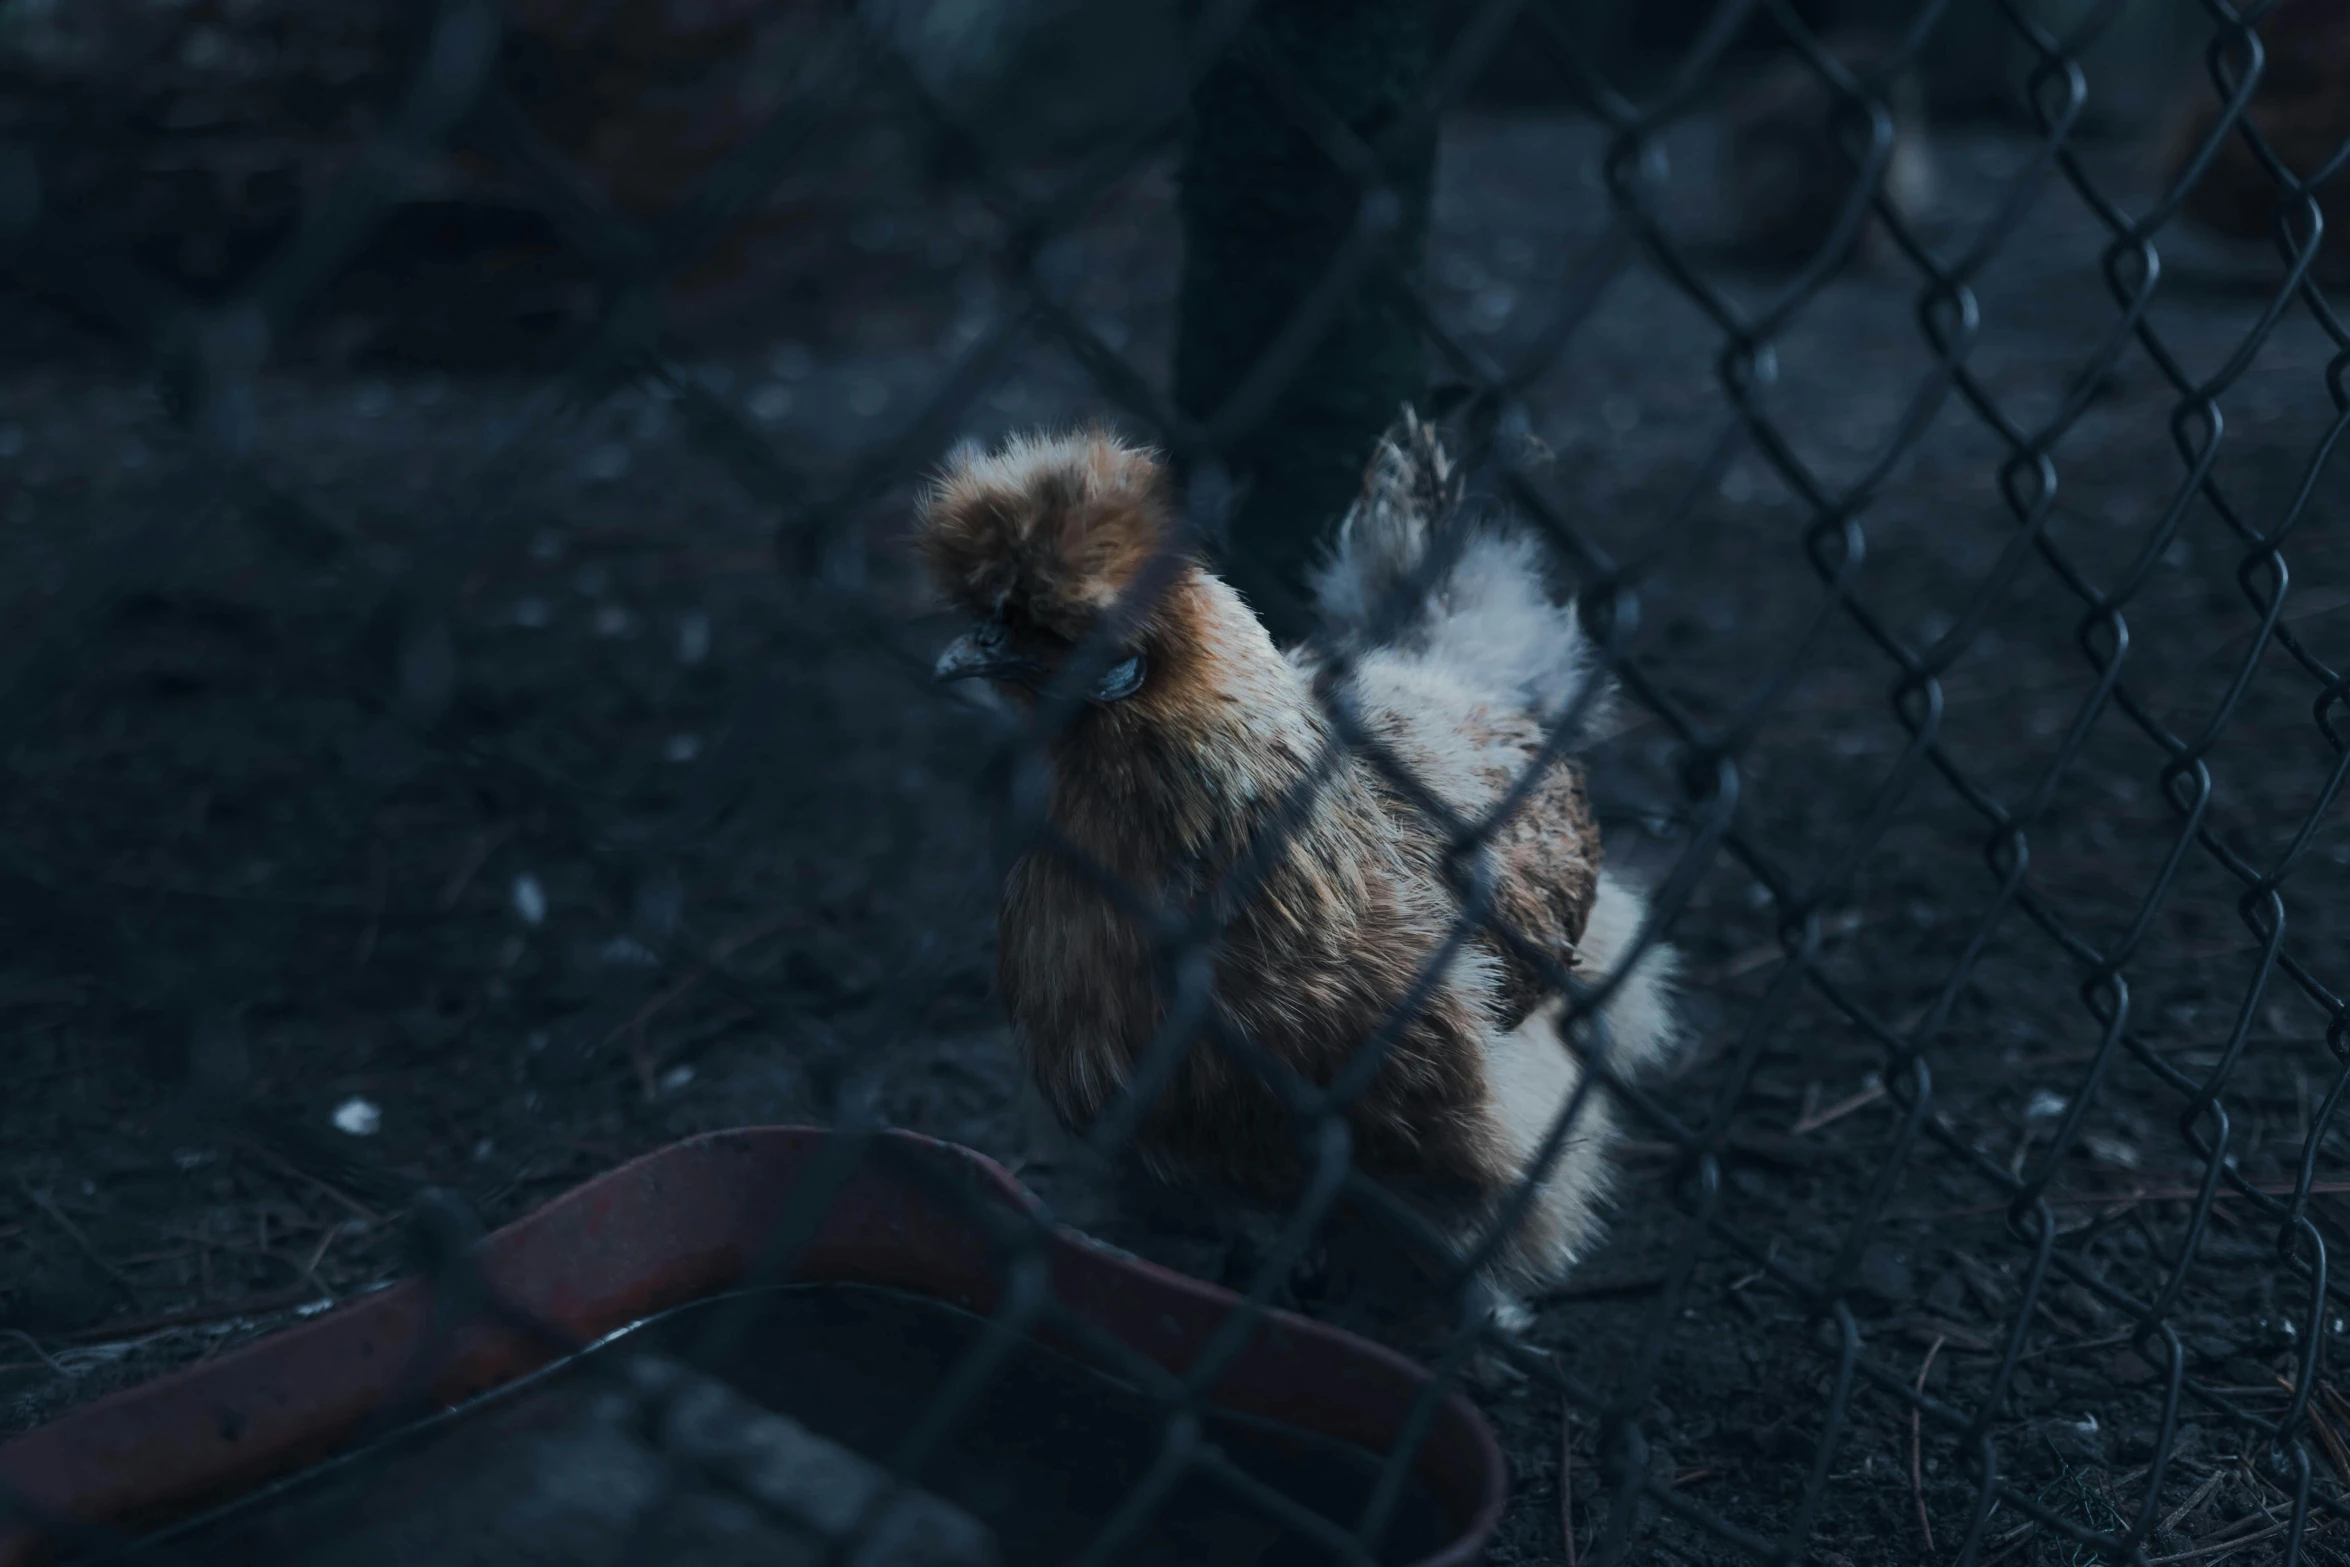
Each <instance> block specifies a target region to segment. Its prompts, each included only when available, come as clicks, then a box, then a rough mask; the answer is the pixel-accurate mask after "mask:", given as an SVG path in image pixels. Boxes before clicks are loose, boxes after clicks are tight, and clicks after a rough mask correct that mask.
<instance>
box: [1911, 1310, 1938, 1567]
mask: <svg viewBox="0 0 2350 1567" xmlns="http://www.w3.org/2000/svg"><path fill="white" fill-rule="evenodd" d="M1942 1342H1943V1341H1942V1339H1941V1338H1940V1337H1939V1336H1937V1337H1936V1338H1935V1340H1934V1342H1933V1343H1932V1344H1931V1345H1929V1346H1927V1349H1926V1358H1925V1359H1924V1360H1923V1361H1922V1362H1920V1363H1919V1365H1918V1382H1917V1395H1918V1397H1920V1398H1924V1397H1925V1396H1926V1374H1927V1373H1928V1372H1930V1371H1932V1370H1933V1369H1934V1357H1935V1356H1936V1355H1939V1354H1940V1353H1942ZM1918 1413H1919V1411H1918V1406H1917V1405H1915V1404H1912V1405H1910V1406H1909V1496H1910V1500H1911V1501H1913V1502H1915V1503H1917V1507H1918V1538H1919V1539H1920V1540H1922V1541H1924V1542H1925V1543H1924V1546H1923V1548H1922V1549H1923V1554H1924V1555H1926V1556H1931V1555H1933V1554H1934V1525H1933V1524H1932V1522H1930V1521H1929V1520H1928V1519H1927V1517H1926V1468H1925V1438H1924V1436H1923V1434H1922V1428H1921V1424H1920V1421H1919V1418H1918Z"/></svg>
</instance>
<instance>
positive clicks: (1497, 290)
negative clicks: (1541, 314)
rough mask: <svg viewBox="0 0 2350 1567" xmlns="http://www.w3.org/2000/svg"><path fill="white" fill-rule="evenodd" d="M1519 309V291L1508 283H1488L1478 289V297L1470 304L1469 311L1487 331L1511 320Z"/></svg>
mask: <svg viewBox="0 0 2350 1567" xmlns="http://www.w3.org/2000/svg"><path fill="white" fill-rule="evenodd" d="M1517 309H1518V291H1517V290H1516V289H1514V288H1512V287H1510V286H1509V285H1508V284H1507V283H1489V284H1487V285H1486V286H1485V287H1483V288H1481V289H1479V290H1477V296H1476V298H1475V299H1473V300H1471V301H1470V304H1469V313H1470V314H1471V315H1472V316H1474V317H1475V318H1476V322H1477V325H1479V326H1481V327H1483V328H1485V329H1486V330H1487V331H1491V330H1492V329H1493V328H1495V327H1498V326H1500V325H1501V324H1502V323H1503V322H1505V321H1507V320H1509V318H1510V317H1511V316H1512V315H1514V314H1516V313H1517Z"/></svg>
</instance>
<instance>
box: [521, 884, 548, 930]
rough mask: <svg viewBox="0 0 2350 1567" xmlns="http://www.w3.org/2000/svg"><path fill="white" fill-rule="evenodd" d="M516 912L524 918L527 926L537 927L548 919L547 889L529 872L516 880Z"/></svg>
mask: <svg viewBox="0 0 2350 1567" xmlns="http://www.w3.org/2000/svg"><path fill="white" fill-rule="evenodd" d="M514 912H515V913H517V914H519V915H521V916H522V923H523V924H525V925H536V924H538V923H539V922H540V921H541V920H544V919H545V918H546V917H547V889H546V888H544V887H542V886H540V885H539V879H538V878H537V877H536V876H533V875H532V874H531V873H530V872H528V871H524V872H523V873H522V874H521V875H519V876H517V877H515V878H514Z"/></svg>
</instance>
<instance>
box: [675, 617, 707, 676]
mask: <svg viewBox="0 0 2350 1567" xmlns="http://www.w3.org/2000/svg"><path fill="white" fill-rule="evenodd" d="M709 656H710V617H709V616H707V615H705V614H703V613H702V612H701V611H700V610H698V609H695V610H688V611H687V612H686V613H685V615H684V617H683V618H681V619H680V620H679V621H678V622H677V661H678V662H679V663H681V664H698V663H700V662H701V661H702V660H703V659H705V658H708V657H709Z"/></svg>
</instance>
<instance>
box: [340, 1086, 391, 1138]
mask: <svg viewBox="0 0 2350 1567" xmlns="http://www.w3.org/2000/svg"><path fill="white" fill-rule="evenodd" d="M383 1124H384V1113H383V1111H381V1110H379V1109H377V1108H376V1107H375V1104H374V1102H373V1101H371V1100H366V1099H362V1098H360V1097H359V1096H358V1095H356V1094H354V1095H352V1096H351V1097H350V1098H348V1099H346V1100H344V1101H343V1102H342V1103H341V1104H339V1105H336V1106H335V1130H336V1131H338V1132H348V1133H350V1134H351V1135H352V1136H353V1137H373V1136H374V1135H375V1134H376V1133H377V1132H378V1131H379V1130H381V1129H382V1127H383Z"/></svg>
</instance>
